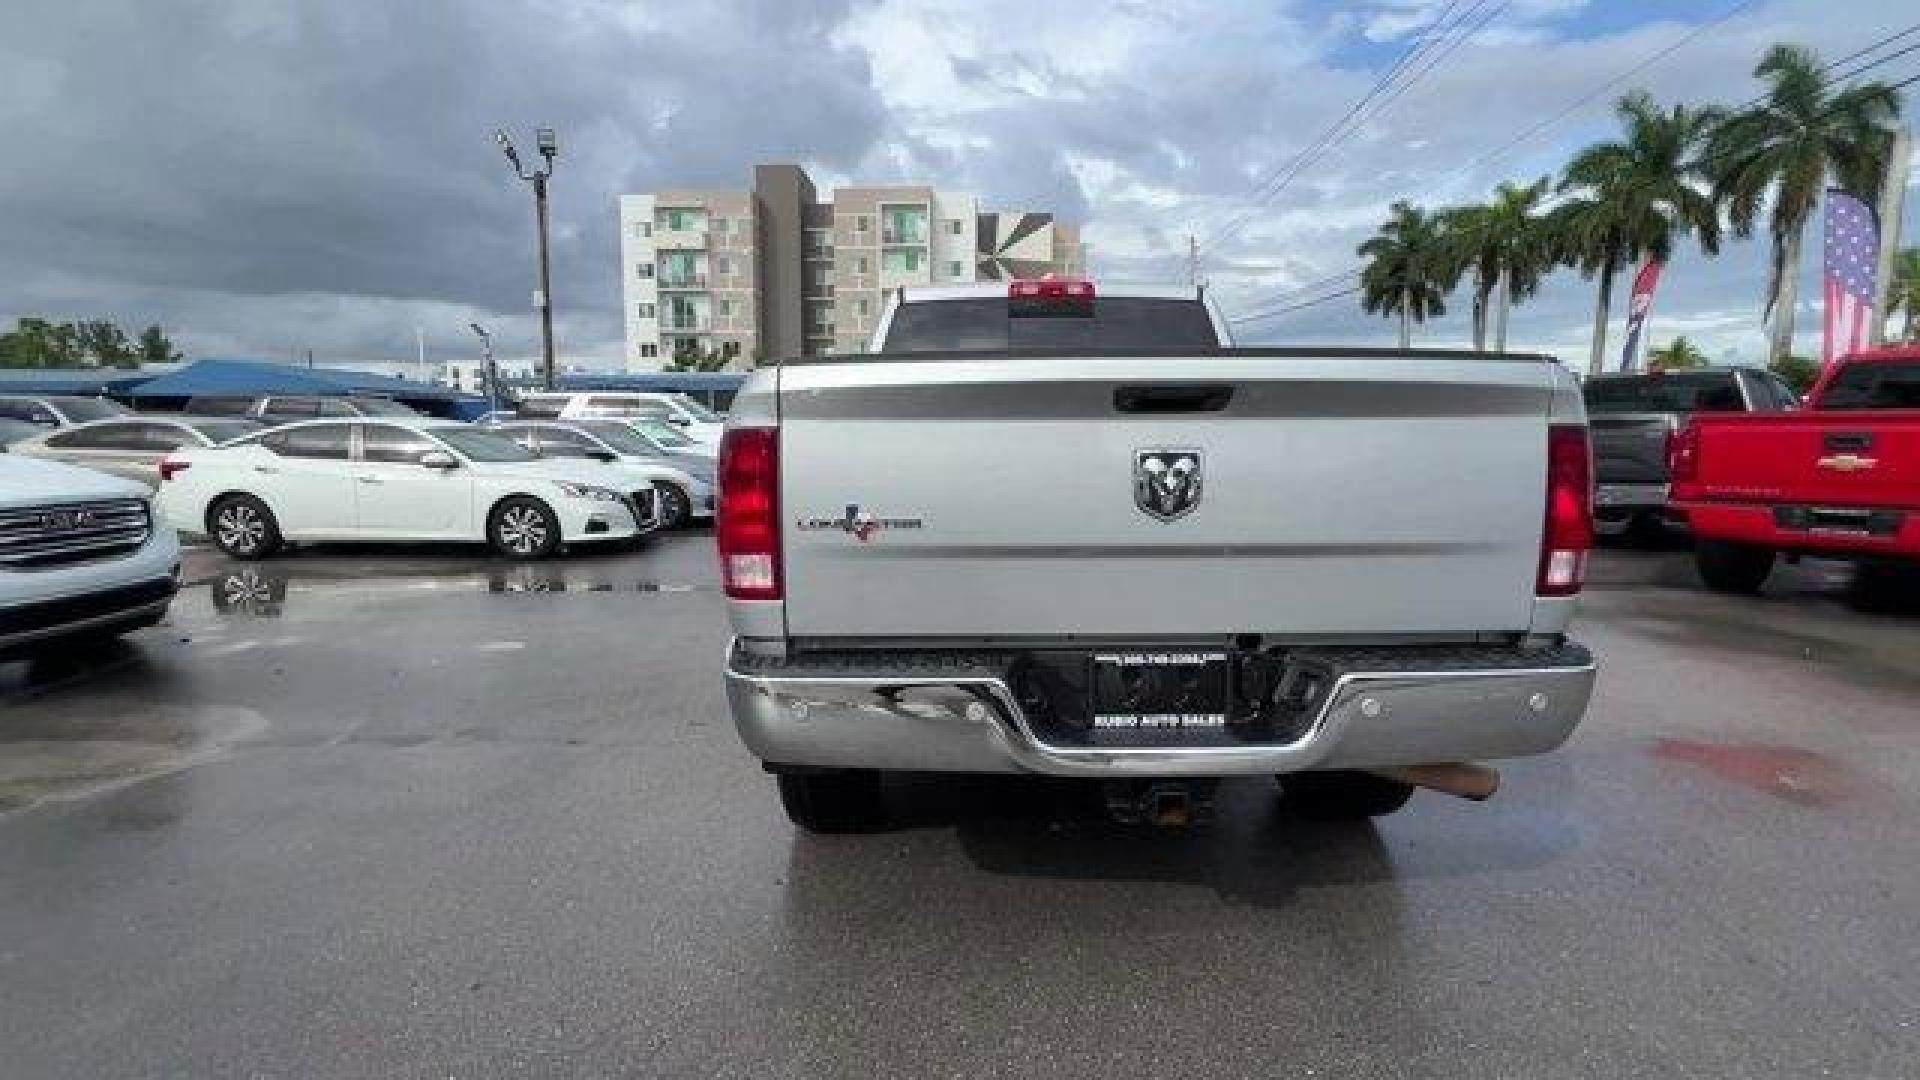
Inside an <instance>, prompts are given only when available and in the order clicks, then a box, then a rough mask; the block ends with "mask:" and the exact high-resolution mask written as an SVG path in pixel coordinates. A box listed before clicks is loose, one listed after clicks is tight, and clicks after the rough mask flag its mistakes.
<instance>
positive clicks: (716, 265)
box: [713, 255, 733, 274]
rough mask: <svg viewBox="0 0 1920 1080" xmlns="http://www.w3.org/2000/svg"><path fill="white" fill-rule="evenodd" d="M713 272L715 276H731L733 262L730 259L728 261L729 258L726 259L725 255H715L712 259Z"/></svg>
mask: <svg viewBox="0 0 1920 1080" xmlns="http://www.w3.org/2000/svg"><path fill="white" fill-rule="evenodd" d="M713 272H714V273H716V274H731V273H733V260H732V259H729V258H727V257H726V256H725V255H716V256H714V258H713Z"/></svg>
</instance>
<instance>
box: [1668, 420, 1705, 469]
mask: <svg viewBox="0 0 1920 1080" xmlns="http://www.w3.org/2000/svg"><path fill="white" fill-rule="evenodd" d="M1699 475H1700V429H1699V428H1697V427H1694V426H1693V425H1692V424H1688V425H1687V426H1685V427H1683V428H1681V429H1679V430H1678V431H1671V432H1668V433H1667V478H1668V479H1669V480H1672V481H1673V482H1674V483H1676V484H1684V483H1687V482H1689V481H1691V480H1693V479H1694V478H1695V477H1697V476H1699Z"/></svg>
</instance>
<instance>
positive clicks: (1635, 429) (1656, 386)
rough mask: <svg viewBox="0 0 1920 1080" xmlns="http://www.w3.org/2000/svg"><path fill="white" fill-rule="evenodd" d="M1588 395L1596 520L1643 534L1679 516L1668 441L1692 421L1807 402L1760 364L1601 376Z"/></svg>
mask: <svg viewBox="0 0 1920 1080" xmlns="http://www.w3.org/2000/svg"><path fill="white" fill-rule="evenodd" d="M1581 396H1582V397H1583V398H1585V400H1586V405H1587V424H1588V427H1589V429H1590V430H1591V432H1592V438H1593V472H1594V492H1593V512H1594V517H1595V519H1596V520H1598V521H1602V522H1608V523H1615V524H1625V525H1626V526H1627V527H1628V528H1629V529H1631V530H1633V531H1635V532H1639V533H1643V534H1644V533H1648V532H1650V531H1655V530H1657V529H1658V528H1659V527H1661V526H1662V525H1664V524H1665V523H1666V522H1667V521H1668V520H1670V519H1672V518H1677V517H1678V516H1679V514H1678V511H1675V510H1671V509H1670V508H1669V507H1668V504H1667V500H1668V494H1669V480H1668V476H1667V443H1668V441H1669V440H1671V439H1672V438H1673V434H1674V432H1676V431H1679V430H1680V428H1682V427H1683V426H1685V424H1686V422H1687V418H1688V417H1690V416H1692V415H1693V414H1695V413H1721V412H1778V411H1780V410H1783V409H1792V408H1795V407H1797V406H1798V404H1799V398H1798V397H1796V396H1795V394H1794V392H1793V390H1792V389H1791V388H1790V387H1788V386H1787V384H1786V383H1785V382H1784V381H1782V380H1781V378H1780V377H1779V376H1778V375H1775V374H1774V373H1773V372H1771V371H1768V370H1766V369H1765V368H1757V367H1725V368H1693V369H1689V370H1685V371H1641V372H1627V373H1622V374H1612V375H1599V376H1595V377H1594V378H1591V379H1589V380H1587V382H1586V385H1585V386H1584V387H1582V388H1581Z"/></svg>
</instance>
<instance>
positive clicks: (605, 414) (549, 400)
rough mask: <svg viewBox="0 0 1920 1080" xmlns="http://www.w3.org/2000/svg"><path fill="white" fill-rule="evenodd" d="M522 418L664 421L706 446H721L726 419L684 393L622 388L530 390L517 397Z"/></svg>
mask: <svg viewBox="0 0 1920 1080" xmlns="http://www.w3.org/2000/svg"><path fill="white" fill-rule="evenodd" d="M519 411H520V415H521V417H522V418H524V419H553V420H590V419H605V418H609V417H618V418H622V419H627V418H647V419H654V420H664V421H666V422H667V423H669V424H672V425H673V426H674V427H676V428H679V429H680V430H682V431H684V432H686V433H687V437H688V438H691V439H693V440H694V441H695V442H698V443H703V444H705V445H707V446H713V447H717V446H719V445H720V431H721V429H722V428H723V427H725V425H726V418H725V417H723V416H721V415H720V414H719V413H717V412H714V411H713V410H712V409H709V408H707V407H706V406H705V405H702V404H700V403H699V402H697V401H695V400H693V399H692V398H690V397H688V396H686V395H685V394H662V393H645V392H625V391H611V390H605V391H594V392H591V393H552V394H545V393H533V394H527V395H525V396H523V397H522V398H521V399H520V405H519Z"/></svg>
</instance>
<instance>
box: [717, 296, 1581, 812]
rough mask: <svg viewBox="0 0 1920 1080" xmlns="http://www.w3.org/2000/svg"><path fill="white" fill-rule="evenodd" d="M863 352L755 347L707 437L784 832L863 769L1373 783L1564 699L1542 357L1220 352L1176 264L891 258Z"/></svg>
mask: <svg viewBox="0 0 1920 1080" xmlns="http://www.w3.org/2000/svg"><path fill="white" fill-rule="evenodd" d="M874 349H875V351H876V352H877V353H878V354H879V355H876V356H863V357H860V358H858V359H849V358H847V357H843V356H818V357H814V356H809V357H801V358H797V359H790V360H787V361H785V362H783V363H782V364H781V365H780V366H779V367H777V368H767V369H762V370H759V371H756V372H754V373H753V374H752V375H750V376H749V377H748V380H747V382H746V384H745V386H744V387H742V389H741V391H740V393H739V395H738V396H737V397H736V398H735V400H734V406H733V411H732V414H731V416H730V417H729V419H728V426H727V434H726V440H725V442H724V443H723V444H722V446H721V451H720V485H719V490H720V512H719V519H718V521H717V523H716V527H715V535H716V539H717V541H718V548H719V554H720V560H721V563H720V565H721V578H722V583H723V586H724V589H725V592H726V595H727V598H728V614H729V616H730V619H731V622H732V626H733V632H734V635H735V638H734V642H733V645H732V648H731V651H730V653H729V655H728V658H727V660H726V673H725V681H726V685H727V693H728V698H729V701H730V702H731V706H732V711H733V716H734V720H735V724H736V726H737V727H738V729H739V732H740V735H741V738H742V740H743V741H744V742H745V743H746V745H747V747H748V749H749V750H751V751H752V752H753V753H754V754H755V755H756V756H757V757H759V758H760V759H761V761H762V762H764V763H765V765H766V767H767V768H768V770H769V771H771V772H773V773H775V774H776V776H777V778H778V783H779V788H780V795H781V801H782V803H783V804H784V806H785V808H786V810H787V813H788V815H789V816H790V817H791V818H792V820H793V821H794V822H795V823H797V824H798V825H800V826H801V827H803V828H806V829H811V830H825V831H835V830H842V829H860V828H864V827H868V826H869V825H870V824H871V823H872V821H873V820H874V818H875V816H876V815H877V814H878V812H879V809H880V804H879V803H878V801H877V793H878V790H879V786H878V776H879V773H880V772H881V771H882V770H910V771H931V772H988V773H996V772H997V773H1038V774H1055V775H1062V776H1081V777H1097V778H1100V779H1103V780H1105V781H1108V784H1107V791H1108V796H1109V805H1110V807H1111V808H1113V810H1114V812H1115V814H1116V816H1120V817H1123V818H1125V819H1129V820H1134V819H1141V818H1145V819H1150V820H1158V821H1163V822H1170V823H1171V822H1178V821H1180V820H1184V819H1186V818H1187V817H1190V816H1191V815H1192V814H1194V813H1196V812H1199V811H1198V810H1197V809H1196V807H1203V806H1204V803H1205V798H1206V792H1207V790H1208V788H1207V784H1208V782H1209V781H1211V780H1214V779H1216V778H1219V777H1223V776H1231V775H1242V774H1267V775H1271V776H1276V777H1277V778H1278V780H1279V783H1280V787H1281V790H1282V793H1283V795H1284V797H1285V798H1286V800H1287V801H1288V802H1290V803H1291V804H1293V806H1294V807H1295V808H1296V811H1297V812H1299V813H1302V814H1307V815H1319V816H1331V817H1361V816H1370V815H1375V814H1383V813H1388V812H1391V811H1393V810H1395V809H1398V808H1399V807H1400V806H1401V805H1402V804H1404V803H1405V802H1406V800H1407V798H1408V796H1409V795H1410V794H1411V792H1412V790H1413V788H1412V785H1415V784H1418V785H1423V786H1429V787H1434V788H1438V789H1441V790H1446V791H1450V792H1453V793H1456V794H1466V795H1473V796H1477V797H1484V796H1485V795H1486V794H1489V793H1490V792H1491V787H1492V784H1493V782H1494V781H1495V779H1496V774H1494V773H1493V772H1492V771H1491V770H1489V769H1487V768H1485V767H1484V766H1478V765H1474V764H1472V763H1474V762H1476V761H1477V760H1479V759H1487V758H1503V757H1517V756H1522V755H1527V754H1539V753H1544V752H1546V751H1549V750H1552V749H1554V748H1555V747H1557V746H1559V745H1560V744H1561V743H1562V742H1563V741H1565V740H1566V738H1567V737H1568V736H1569V735H1570V734H1571V733H1572V731H1573V729H1574V727H1575V725H1576V724H1577V723H1578V722H1579V721H1580V718H1581V716H1582V715H1583V713H1584V712H1585V710H1586V705H1587V699H1588V696H1589V694H1590V693H1591V690H1592V687H1593V680H1594V663H1593V658H1592V656H1591V655H1590V654H1589V653H1588V652H1587V650H1586V649H1585V648H1583V647H1581V646H1580V645H1579V644H1578V643H1576V642H1575V641H1573V640H1572V639H1571V638H1570V637H1569V636H1568V628H1569V625H1570V623H1571V620H1572V618H1573V614H1574V606H1575V596H1576V594H1577V593H1578V592H1579V591H1580V589H1581V586H1582V583H1583V580H1584V577H1585V572H1586V561H1587V554H1588V549H1589V547H1590V545H1591V542H1592V523H1591V513H1592V507H1591V505H1590V493H1591V488H1590V471H1589V460H1590V458H1589V453H1588V445H1587V430H1586V423H1585V416H1584V413H1583V410H1582V406H1581V400H1580V392H1579V387H1578V386H1577V385H1576V384H1575V382H1574V380H1573V377H1572V376H1571V375H1570V374H1568V373H1567V372H1566V370H1565V369H1564V368H1562V367H1561V366H1560V365H1559V364H1558V363H1556V362H1554V361H1553V359H1552V358H1551V357H1546V356H1513V355H1501V356H1488V355H1484V354H1479V353H1468V352H1456V351H1426V350H1406V349H1235V348H1233V347H1232V346H1231V342H1230V339H1229V337H1228V335H1227V332H1226V327H1225V323H1224V321H1223V320H1222V319H1221V317H1220V315H1219V313H1218V311H1217V310H1216V309H1215V308H1214V307H1213V305H1212V302H1211V299H1210V298H1207V297H1203V296H1201V295H1199V294H1197V293H1196V292H1195V291H1194V290H1192V289H1182V290H1173V289H1168V290H1152V291H1150V290H1133V291H1126V292H1119V293H1117V294H1116V293H1112V292H1103V293H1100V294H1099V295H1098V296H1096V293H1095V288H1094V286H1093V284H1092V283H1090V282H1086V281H1079V280H1041V281H1015V282H1013V283H1012V284H1011V285H1010V286H1005V285H1003V286H1000V287H999V289H998V291H994V290H993V288H992V287H991V286H985V287H983V286H954V287H937V288H913V287H909V288H907V289H905V290H904V291H902V290H892V291H890V292H889V294H888V299H887V303H886V307H885V309H884V310H883V311H882V312H881V318H880V330H879V332H878V334H877V335H876V340H875V342H874ZM989 376H990V377H989ZM932 417H937V418H938V420H937V423H930V421H929V418H932ZM935 429H937V430H935Z"/></svg>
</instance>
